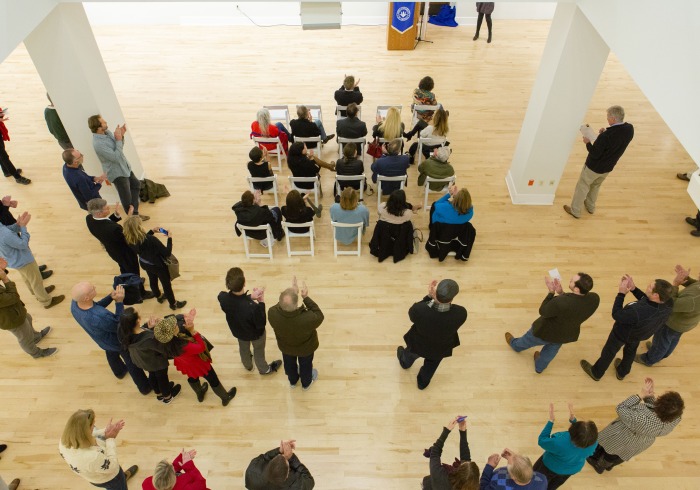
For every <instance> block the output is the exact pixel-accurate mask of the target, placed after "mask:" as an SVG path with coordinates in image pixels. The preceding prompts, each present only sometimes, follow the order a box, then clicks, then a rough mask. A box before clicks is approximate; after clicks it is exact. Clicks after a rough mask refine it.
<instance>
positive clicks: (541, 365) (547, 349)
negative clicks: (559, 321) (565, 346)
mask: <svg viewBox="0 0 700 490" xmlns="http://www.w3.org/2000/svg"><path fill="white" fill-rule="evenodd" d="M538 345H543V346H544V347H543V348H542V352H540V357H539V359H537V361H535V371H537V372H538V373H541V372H542V371H544V370H545V369H547V366H549V363H550V362H552V360H553V359H554V357H555V356H556V355H557V352H559V349H560V348H561V344H555V343H554V342H547V341H546V340H542V339H540V338H538V337H535V335H534V334H533V333H532V327H530V329H529V330H528V331H527V332H525V335H523V336H522V337H518V338H515V339H513V341H512V342H511V343H510V347H511V348H512V349H513V350H514V351H515V352H520V351H524V350H525V349H529V348H531V347H535V346H538Z"/></svg>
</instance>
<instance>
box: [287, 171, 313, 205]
mask: <svg viewBox="0 0 700 490" xmlns="http://www.w3.org/2000/svg"><path fill="white" fill-rule="evenodd" d="M300 182H312V183H313V184H314V186H313V188H312V189H308V188H306V187H299V186H297V184H298V183H300ZM289 184H290V185H291V186H292V189H295V190H297V191H299V192H301V193H302V194H304V193H308V192H309V191H312V192H313V193H314V204H315V205H316V207H318V189H319V182H318V177H294V176H293V175H290V176H289Z"/></svg>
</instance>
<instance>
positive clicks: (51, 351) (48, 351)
mask: <svg viewBox="0 0 700 490" xmlns="http://www.w3.org/2000/svg"><path fill="white" fill-rule="evenodd" d="M56 352H58V349H57V348H56V347H49V348H48V349H41V350H40V351H39V354H38V355H37V356H35V357H34V359H41V358H42V357H51V356H52V355H54V354H55V353H56Z"/></svg>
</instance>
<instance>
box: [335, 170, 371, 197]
mask: <svg viewBox="0 0 700 490" xmlns="http://www.w3.org/2000/svg"><path fill="white" fill-rule="evenodd" d="M365 179H366V177H365V174H361V175H338V174H335V190H336V193H337V194H338V195H340V192H341V186H340V184H341V182H359V184H360V201H362V200H363V199H364V197H363V196H364V191H365Z"/></svg>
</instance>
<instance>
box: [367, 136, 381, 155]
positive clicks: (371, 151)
mask: <svg viewBox="0 0 700 490" xmlns="http://www.w3.org/2000/svg"><path fill="white" fill-rule="evenodd" d="M367 154H368V155H371V156H373V157H374V158H381V156H382V155H383V152H382V144H381V143H380V142H379V138H374V141H372V142H371V143H370V144H369V145H367Z"/></svg>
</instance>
